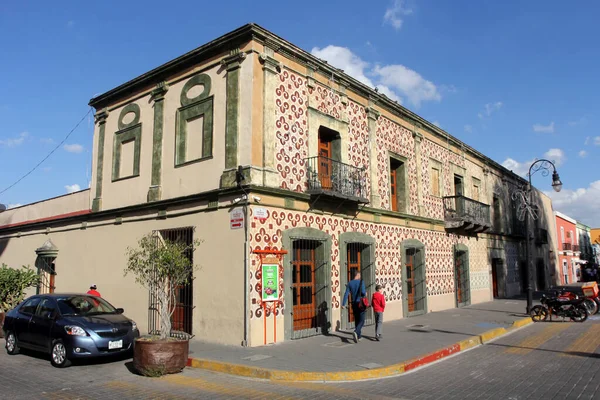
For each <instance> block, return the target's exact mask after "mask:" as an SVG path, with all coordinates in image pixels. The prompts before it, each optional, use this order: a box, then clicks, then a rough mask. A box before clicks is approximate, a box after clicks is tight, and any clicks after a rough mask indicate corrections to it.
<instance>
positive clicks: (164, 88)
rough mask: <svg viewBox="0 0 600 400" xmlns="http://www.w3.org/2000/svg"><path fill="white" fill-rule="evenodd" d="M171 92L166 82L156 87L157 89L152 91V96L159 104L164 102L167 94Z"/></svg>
mask: <svg viewBox="0 0 600 400" xmlns="http://www.w3.org/2000/svg"><path fill="white" fill-rule="evenodd" d="M168 91H169V84H168V83H167V82H165V81H162V82H160V83H158V84H157V85H156V88H154V90H152V92H151V93H150V96H151V98H152V100H153V101H154V102H158V101H161V100H164V98H165V94H167V92H168Z"/></svg>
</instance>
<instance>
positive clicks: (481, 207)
mask: <svg viewBox="0 0 600 400" xmlns="http://www.w3.org/2000/svg"><path fill="white" fill-rule="evenodd" d="M444 221H445V225H446V229H449V230H462V231H464V232H465V233H477V232H487V231H489V230H490V229H491V227H492V225H491V223H490V206H489V205H487V204H483V203H480V202H478V201H476V200H473V199H470V198H468V197H465V196H446V197H444Z"/></svg>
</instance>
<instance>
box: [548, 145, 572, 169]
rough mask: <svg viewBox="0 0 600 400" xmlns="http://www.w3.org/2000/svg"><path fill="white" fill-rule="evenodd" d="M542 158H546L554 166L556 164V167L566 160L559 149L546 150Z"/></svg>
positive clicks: (563, 153)
mask: <svg viewBox="0 0 600 400" xmlns="http://www.w3.org/2000/svg"><path fill="white" fill-rule="evenodd" d="M544 158H547V159H548V160H550V161H552V162H554V164H556V166H557V167H558V166H559V165H562V164H563V163H564V162H565V161H566V160H567V157H566V156H565V152H564V151H562V150H561V149H550V150H548V151H547V152H545V153H544Z"/></svg>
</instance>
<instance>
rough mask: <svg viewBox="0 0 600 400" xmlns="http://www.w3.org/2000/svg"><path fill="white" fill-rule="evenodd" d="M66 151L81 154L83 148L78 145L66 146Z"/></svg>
mask: <svg viewBox="0 0 600 400" xmlns="http://www.w3.org/2000/svg"><path fill="white" fill-rule="evenodd" d="M64 149H65V150H66V151H67V152H69V153H76V154H79V153H81V152H83V146H82V145H80V144H77V143H73V144H65V146H64Z"/></svg>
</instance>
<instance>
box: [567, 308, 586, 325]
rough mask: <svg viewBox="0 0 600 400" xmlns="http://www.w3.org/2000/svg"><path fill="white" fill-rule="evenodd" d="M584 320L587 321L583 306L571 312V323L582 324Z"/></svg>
mask: <svg viewBox="0 0 600 400" xmlns="http://www.w3.org/2000/svg"><path fill="white" fill-rule="evenodd" d="M586 319H588V311H587V308H585V306H581V305H580V306H577V307H575V309H574V310H573V311H572V312H571V321H575V322H584V321H585V320H586Z"/></svg>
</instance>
